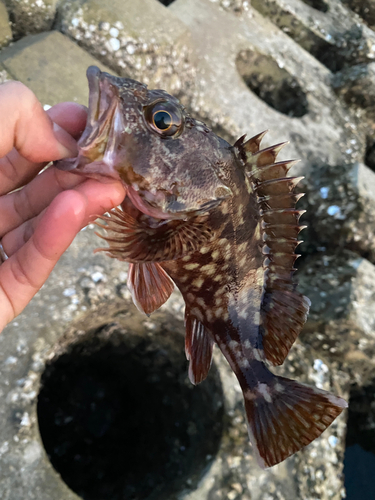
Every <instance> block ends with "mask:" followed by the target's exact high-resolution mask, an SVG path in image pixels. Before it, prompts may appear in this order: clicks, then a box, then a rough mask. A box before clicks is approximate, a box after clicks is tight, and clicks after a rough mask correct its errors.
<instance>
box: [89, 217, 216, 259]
mask: <svg viewBox="0 0 375 500" xmlns="http://www.w3.org/2000/svg"><path fill="white" fill-rule="evenodd" d="M206 217H207V216H205V215H200V216H196V217H193V218H190V219H189V220H187V221H183V220H171V221H168V222H166V223H164V224H162V225H161V226H159V227H150V226H149V225H148V224H147V221H143V220H138V219H137V218H134V217H133V216H132V215H130V214H129V213H127V212H126V211H124V210H121V209H120V208H114V209H113V210H111V212H109V215H103V216H102V217H101V220H102V221H103V222H105V223H106V224H105V225H104V224H101V223H99V222H96V225H97V226H99V227H101V228H103V229H105V230H106V232H107V234H108V235H107V236H103V235H101V234H99V233H96V234H97V235H98V236H100V237H101V238H103V239H104V240H106V241H107V242H108V243H109V244H110V245H109V247H108V248H97V249H96V250H95V252H100V251H105V252H108V255H109V256H110V257H113V258H116V259H120V260H125V261H127V262H151V261H152V262H163V261H167V260H175V259H179V258H181V257H183V256H184V255H187V254H189V253H192V252H195V251H196V250H198V249H199V248H200V247H201V246H202V245H204V244H205V243H207V241H209V240H210V239H211V238H212V236H213V233H212V231H211V230H210V228H208V227H207V225H206V224H205V222H206Z"/></svg>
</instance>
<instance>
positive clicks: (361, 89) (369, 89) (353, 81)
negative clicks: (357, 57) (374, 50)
mask: <svg viewBox="0 0 375 500" xmlns="http://www.w3.org/2000/svg"><path fill="white" fill-rule="evenodd" d="M374 85H375V63H370V64H358V65H356V66H351V67H350V68H346V69H344V70H342V71H339V72H338V73H336V74H335V75H334V78H333V87H334V89H335V90H336V92H337V93H338V94H339V95H340V96H341V97H343V99H344V100H345V102H347V103H348V104H350V105H355V106H359V107H360V108H364V109H366V110H368V111H369V112H370V113H371V111H373V109H374V105H375V91H374Z"/></svg>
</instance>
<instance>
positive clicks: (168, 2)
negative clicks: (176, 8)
mask: <svg viewBox="0 0 375 500" xmlns="http://www.w3.org/2000/svg"><path fill="white" fill-rule="evenodd" d="M159 2H160V3H162V4H163V5H165V6H166V7H168V5H171V3H173V2H174V0H159Z"/></svg>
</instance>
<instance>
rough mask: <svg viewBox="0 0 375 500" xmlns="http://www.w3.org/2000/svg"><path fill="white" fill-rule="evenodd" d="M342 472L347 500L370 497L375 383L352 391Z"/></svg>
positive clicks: (374, 470)
mask: <svg viewBox="0 0 375 500" xmlns="http://www.w3.org/2000/svg"><path fill="white" fill-rule="evenodd" d="M344 475H345V487H346V498H347V500H357V499H359V498H368V499H370V498H373V495H374V490H375V383H374V384H373V385H370V386H367V387H363V388H360V389H355V390H353V391H352V393H351V396H350V402H349V418H348V426H347V435H346V450H345V459H344Z"/></svg>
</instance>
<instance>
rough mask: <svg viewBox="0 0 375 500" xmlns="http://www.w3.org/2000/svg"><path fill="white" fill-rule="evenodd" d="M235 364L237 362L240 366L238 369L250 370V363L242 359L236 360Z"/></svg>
mask: <svg viewBox="0 0 375 500" xmlns="http://www.w3.org/2000/svg"><path fill="white" fill-rule="evenodd" d="M237 362H238V365H239V366H240V368H250V363H249V362H248V360H247V359H246V358H244V357H241V358H240V359H238V360H237Z"/></svg>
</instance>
